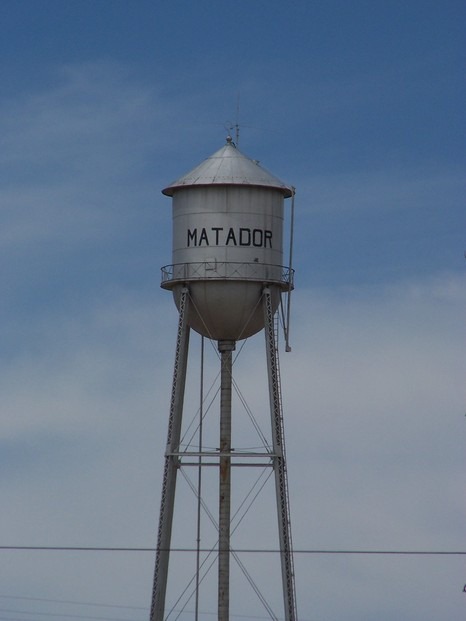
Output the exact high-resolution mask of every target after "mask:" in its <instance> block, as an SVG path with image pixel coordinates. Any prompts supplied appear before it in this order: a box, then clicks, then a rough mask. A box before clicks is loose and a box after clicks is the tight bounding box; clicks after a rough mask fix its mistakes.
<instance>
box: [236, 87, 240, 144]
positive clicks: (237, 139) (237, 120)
mask: <svg viewBox="0 0 466 621" xmlns="http://www.w3.org/2000/svg"><path fill="white" fill-rule="evenodd" d="M239 102H240V92H239V91H238V97H237V99H236V123H235V140H236V146H238V145H239Z"/></svg>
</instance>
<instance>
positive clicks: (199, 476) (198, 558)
mask: <svg viewBox="0 0 466 621" xmlns="http://www.w3.org/2000/svg"><path fill="white" fill-rule="evenodd" d="M199 384H200V386H199V462H198V463H199V465H198V470H197V537H196V602H195V610H194V620H195V621H199V582H200V567H201V498H202V424H203V419H204V337H203V336H201V377H200V380H199Z"/></svg>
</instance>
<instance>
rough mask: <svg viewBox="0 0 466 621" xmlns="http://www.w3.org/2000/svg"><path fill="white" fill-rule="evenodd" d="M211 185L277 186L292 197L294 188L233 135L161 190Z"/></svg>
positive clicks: (163, 191) (169, 190)
mask: <svg viewBox="0 0 466 621" xmlns="http://www.w3.org/2000/svg"><path fill="white" fill-rule="evenodd" d="M208 185H252V186H259V187H268V188H277V190H281V191H282V192H283V195H284V197H285V198H289V197H290V196H291V194H292V191H291V188H289V187H288V186H287V185H285V184H284V183H283V182H282V181H280V179H277V177H274V176H273V175H272V174H271V173H269V172H268V171H267V170H265V169H264V168H262V167H261V166H259V164H258V163H257V162H256V161H254V160H251V159H249V158H248V157H246V156H245V155H243V154H242V153H241V151H239V150H238V149H237V148H236V146H235V145H234V143H233V142H232V140H231V138H230V137H228V138H227V144H226V145H225V146H223V147H222V148H221V149H219V150H218V151H216V152H215V153H214V154H213V155H211V156H210V157H208V158H207V159H206V160H204V161H203V162H202V164H199V166H196V168H194V169H193V170H191V171H190V172H188V173H187V174H186V175H184V176H183V177H180V178H179V179H178V180H177V181H174V182H173V183H171V184H170V185H169V186H168V187H166V188H165V189H164V190H162V193H163V194H165V195H166V196H173V193H174V192H175V191H176V190H177V189H179V188H186V187H191V186H208Z"/></svg>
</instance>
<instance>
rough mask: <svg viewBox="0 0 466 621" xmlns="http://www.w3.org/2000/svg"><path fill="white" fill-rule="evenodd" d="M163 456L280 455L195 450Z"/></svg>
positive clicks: (269, 457) (270, 457) (261, 456)
mask: <svg viewBox="0 0 466 621" xmlns="http://www.w3.org/2000/svg"><path fill="white" fill-rule="evenodd" d="M165 457H251V458H254V457H258V458H264V457H266V458H267V459H272V458H273V457H280V455H276V454H275V453H240V452H239V451H231V452H230V451H227V452H222V453H220V452H219V451H211V452H207V453H206V452H202V451H199V452H196V451H185V452H182V453H178V452H176V453H165Z"/></svg>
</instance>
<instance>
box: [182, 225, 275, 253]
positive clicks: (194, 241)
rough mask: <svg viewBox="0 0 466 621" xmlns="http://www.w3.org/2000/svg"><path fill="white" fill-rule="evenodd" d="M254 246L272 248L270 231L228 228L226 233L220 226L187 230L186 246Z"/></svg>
mask: <svg viewBox="0 0 466 621" xmlns="http://www.w3.org/2000/svg"><path fill="white" fill-rule="evenodd" d="M210 245H213V246H254V247H255V248H272V231H270V230H269V229H250V228H247V227H240V228H238V229H235V228H233V227H230V228H229V229H228V232H226V229H224V227H222V226H213V227H211V228H210V229H206V228H205V227H203V228H202V229H199V230H198V229H197V228H195V229H188V232H187V246H188V248H189V247H190V246H195V247H199V246H210Z"/></svg>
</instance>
